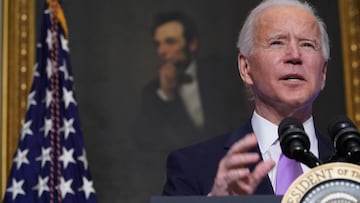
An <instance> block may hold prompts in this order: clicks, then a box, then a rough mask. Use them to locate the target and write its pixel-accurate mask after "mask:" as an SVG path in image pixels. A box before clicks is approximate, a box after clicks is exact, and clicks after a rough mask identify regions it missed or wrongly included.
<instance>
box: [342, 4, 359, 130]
mask: <svg viewBox="0 0 360 203" xmlns="http://www.w3.org/2000/svg"><path fill="white" fill-rule="evenodd" d="M338 5H339V13H340V26H341V40H342V54H343V55H342V58H343V71H344V85H345V102H346V112H347V115H348V116H349V117H350V118H351V119H352V120H353V121H354V122H355V123H356V125H357V126H358V127H360V0H338Z"/></svg>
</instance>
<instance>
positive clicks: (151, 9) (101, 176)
mask: <svg viewBox="0 0 360 203" xmlns="http://www.w3.org/2000/svg"><path fill="white" fill-rule="evenodd" d="M258 2H259V0H256V1H255V0H252V1H239V0H223V1H214V0H197V1H194V0H182V1H174V0H151V1H147V0H120V1H119V0H104V1H96V0H87V1H63V7H64V11H65V16H66V19H67V22H68V26H69V31H70V50H71V58H72V66H73V73H74V78H75V87H76V90H75V91H76V96H77V100H78V104H79V110H80V116H81V120H82V129H83V132H84V139H85V145H86V149H87V155H88V159H89V164H90V170H91V172H92V176H93V179H94V184H95V189H96V191H97V197H98V200H99V202H100V203H106V202H129V203H132V202H133V203H135V202H136V203H138V202H148V199H149V197H150V196H151V195H159V194H160V192H161V185H162V183H163V179H161V178H160V179H158V180H155V181H148V179H147V178H146V177H149V176H153V175H155V174H157V175H158V176H159V177H164V174H163V173H164V170H165V169H164V167H165V162H164V165H163V166H160V167H161V168H162V169H161V170H156V171H151V170H146V169H145V170H144V169H143V168H140V167H138V166H139V165H144V164H140V163H137V162H136V160H137V159H135V158H134V157H136V156H141V155H142V154H143V153H146V152H145V151H142V149H141V148H139V147H138V146H136V145H135V144H134V143H133V141H132V137H131V127H132V122H133V121H134V119H135V117H136V116H137V114H138V113H139V106H140V93H141V89H142V87H143V86H144V85H145V84H146V83H147V82H148V81H149V80H150V79H151V78H153V77H154V76H155V75H156V73H157V63H158V62H157V58H156V55H155V51H154V45H153V42H152V38H151V33H150V26H151V22H152V17H153V15H154V14H155V13H157V12H158V11H166V10H180V11H184V12H185V13H187V14H188V15H190V16H192V17H193V18H194V19H195V21H196V22H197V24H198V27H199V31H200V39H201V49H200V55H202V56H208V55H220V56H225V57H228V59H229V60H233V61H234V64H236V60H237V59H236V54H237V50H236V47H235V44H236V38H237V34H238V32H239V31H240V27H241V25H242V22H243V20H244V18H245V16H246V15H247V13H248V12H249V10H250V9H251V8H253V7H254V6H255V5H256V4H257V3H258ZM311 3H313V5H314V6H315V7H316V8H317V9H318V10H319V15H320V16H321V17H322V18H323V19H324V20H325V23H326V24H327V25H328V32H329V35H330V40H331V41H330V42H331V60H330V63H329V68H328V77H327V87H326V89H325V91H323V92H322V93H321V95H320V98H319V99H318V101H317V102H316V104H315V109H316V111H315V120H316V122H317V124H318V126H319V127H320V129H321V130H322V131H323V132H326V130H327V129H326V127H327V123H328V122H329V121H330V120H331V119H332V118H333V117H335V115H337V114H343V113H344V109H345V107H344V90H343V77H342V75H343V74H342V61H341V44H340V28H339V20H338V6H337V1H334V0H322V1H315V0H313V1H311ZM37 7H38V9H37V11H38V13H37V17H38V18H39V16H40V8H41V7H42V5H40V3H38V5H37ZM38 20H39V19H38ZM37 36H38V35H37ZM236 71H237V70H236V68H235V69H234V74H237V72H236ZM239 83H240V79H239ZM247 117H248V115H244V116H243V118H244V119H243V120H245V119H246V118H247ZM243 120H239V126H241V123H242V122H243ZM164 156H166V155H164ZM149 164H151V163H149ZM159 173H160V174H159Z"/></svg>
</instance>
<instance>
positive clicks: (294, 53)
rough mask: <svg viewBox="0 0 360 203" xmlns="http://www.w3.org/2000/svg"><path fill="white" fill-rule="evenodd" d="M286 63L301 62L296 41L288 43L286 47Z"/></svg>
mask: <svg viewBox="0 0 360 203" xmlns="http://www.w3.org/2000/svg"><path fill="white" fill-rule="evenodd" d="M286 56H287V60H286V62H287V63H292V64H301V63H302V59H301V50H300V47H299V46H298V44H297V43H290V44H289V45H288V46H287V49H286Z"/></svg>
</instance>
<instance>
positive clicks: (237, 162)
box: [224, 152, 260, 169]
mask: <svg viewBox="0 0 360 203" xmlns="http://www.w3.org/2000/svg"><path fill="white" fill-rule="evenodd" d="M259 159H260V157H259V154H258V153H255V152H254V153H241V154H240V153H237V154H229V155H227V156H226V159H225V160H224V165H225V167H226V168H227V169H232V168H239V167H243V166H246V165H249V164H253V163H256V162H257V161H259Z"/></svg>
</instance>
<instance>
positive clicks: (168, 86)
mask: <svg viewBox="0 0 360 203" xmlns="http://www.w3.org/2000/svg"><path fill="white" fill-rule="evenodd" d="M159 78H160V89H161V90H162V91H163V92H164V93H165V94H166V95H170V94H172V93H173V91H174V89H175V88H176V86H177V73H176V68H175V65H174V64H172V63H165V64H163V65H162V66H161V67H160V70H159Z"/></svg>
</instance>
